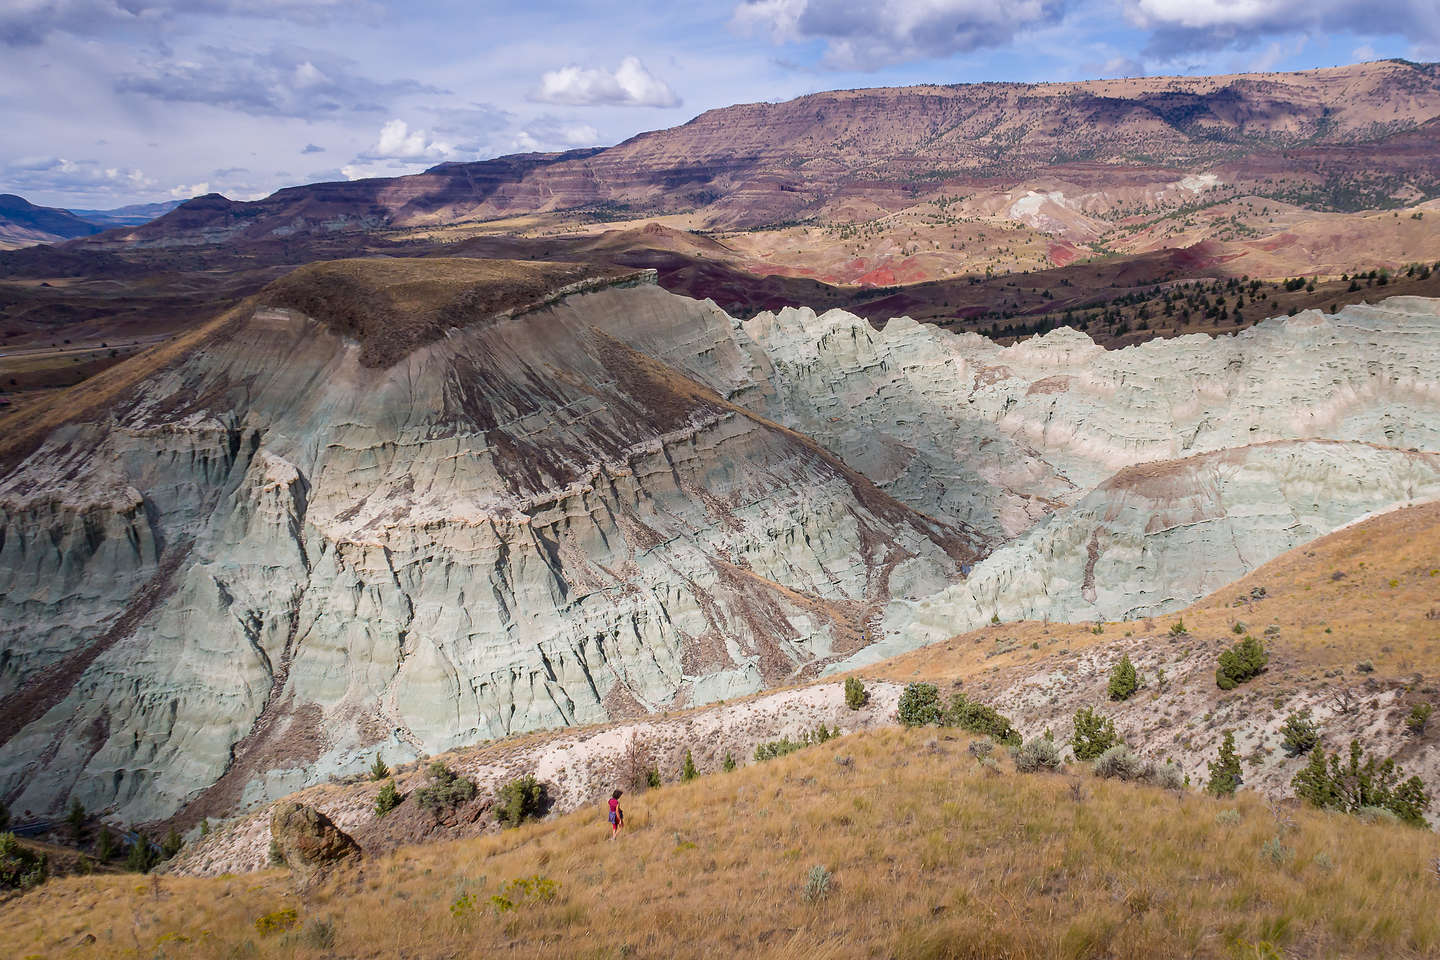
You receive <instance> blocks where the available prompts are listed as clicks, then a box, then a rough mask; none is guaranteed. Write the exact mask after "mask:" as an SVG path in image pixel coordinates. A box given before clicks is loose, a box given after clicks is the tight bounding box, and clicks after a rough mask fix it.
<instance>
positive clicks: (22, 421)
mask: <svg viewBox="0 0 1440 960" xmlns="http://www.w3.org/2000/svg"><path fill="white" fill-rule="evenodd" d="M253 309H254V303H253V301H252V300H244V301H242V302H241V303H239V304H238V305H236V306H235V307H233V308H231V309H230V310H227V311H225V312H224V313H223V314H221V315H220V316H218V317H215V318H214V319H212V320H209V321H207V322H205V323H202V324H200V325H199V326H197V327H195V328H194V329H192V330H188V331H186V332H185V333H182V334H180V335H178V336H176V337H174V338H173V339H171V340H168V341H166V342H164V343H161V344H158V345H156V346H154V347H151V348H150V349H148V350H144V351H142V352H140V353H137V354H135V355H134V356H133V357H130V358H129V359H127V360H125V361H124V362H122V363H118V364H116V365H114V366H112V367H108V368H106V369H105V370H103V371H101V372H100V373H98V374H96V375H95V376H93V377H90V378H89V379H88V380H85V381H84V382H83V383H80V384H77V385H76V386H73V387H71V388H69V389H68V390H58V391H54V392H53V393H51V394H50V395H48V396H46V397H44V398H42V399H37V400H35V401H33V402H29V403H27V404H25V406H24V407H23V408H21V409H19V410H16V411H13V412H11V413H9V414H6V415H4V416H0V473H4V472H5V471H7V470H8V469H9V468H11V467H13V466H14V465H15V464H16V463H18V462H19V461H20V460H22V459H23V458H24V457H26V456H28V455H29V454H30V453H31V452H32V451H34V449H35V448H36V447H38V446H39V445H40V444H41V443H42V442H43V441H44V439H45V437H46V436H47V435H48V434H49V433H50V432H51V431H52V430H54V429H55V428H56V427H58V426H61V425H62V424H65V423H70V422H73V421H77V420H84V419H87V418H90V417H93V416H96V415H97V414H98V413H99V412H100V411H101V410H103V409H105V408H106V407H109V406H111V405H113V404H114V403H115V402H116V401H118V400H119V399H120V398H121V397H122V396H124V395H125V393H126V392H128V391H129V390H130V389H131V388H133V387H134V386H135V385H136V384H138V383H139V382H140V381H141V380H144V379H145V378H146V377H148V376H150V375H151V374H153V373H155V372H156V371H158V370H162V369H164V368H166V367H168V366H169V365H171V364H172V363H178V362H180V361H181V360H183V359H184V358H185V357H187V356H188V355H189V354H190V353H191V351H193V350H195V349H196V348H197V347H199V346H200V345H201V344H203V343H205V342H206V341H207V340H209V339H210V337H211V336H213V335H214V334H215V333H216V332H218V331H219V330H221V329H223V328H224V327H226V326H228V325H229V324H231V323H234V322H236V321H237V320H239V319H241V318H243V317H247V316H249V315H250V312H251V311H252V310H253Z"/></svg>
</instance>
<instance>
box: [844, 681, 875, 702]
mask: <svg viewBox="0 0 1440 960" xmlns="http://www.w3.org/2000/svg"><path fill="white" fill-rule="evenodd" d="M869 702H870V694H869V692H867V691H866V689H865V684H864V682H862V681H861V679H860V678H859V677H846V678H845V706H847V707H849V708H850V709H851V710H859V709H860V708H861V707H863V706H865V704H867V703H869Z"/></svg>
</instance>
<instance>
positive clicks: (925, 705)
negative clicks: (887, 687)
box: [896, 683, 944, 727]
mask: <svg viewBox="0 0 1440 960" xmlns="http://www.w3.org/2000/svg"><path fill="white" fill-rule="evenodd" d="M943 712H944V711H943V710H941V708H940V691H939V690H937V689H936V688H935V684H933V683H911V684H907V685H906V686H905V690H904V692H903V693H901V694H900V706H899V708H898V709H897V710H896V714H897V715H898V716H899V718H900V722H901V723H903V724H904V725H905V726H907V727H923V726H926V725H928V724H932V723H939V722H940V718H941V715H942V714H943Z"/></svg>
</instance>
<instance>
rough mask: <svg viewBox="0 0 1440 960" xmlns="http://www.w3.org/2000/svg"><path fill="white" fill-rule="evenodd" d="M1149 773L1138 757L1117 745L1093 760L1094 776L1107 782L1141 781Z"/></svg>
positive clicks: (1123, 746) (1126, 748) (1122, 746)
mask: <svg viewBox="0 0 1440 960" xmlns="http://www.w3.org/2000/svg"><path fill="white" fill-rule="evenodd" d="M1147 772H1149V771H1148V769H1147V767H1146V764H1145V761H1143V760H1141V759H1140V755H1139V754H1137V753H1136V752H1135V751H1134V750H1131V749H1130V748H1129V747H1127V746H1126V745H1125V744H1123V743H1117V744H1115V746H1113V747H1110V748H1109V749H1107V750H1106V751H1105V752H1104V753H1102V754H1100V756H1098V757H1096V758H1095V776H1097V777H1104V778H1106V779H1107V780H1143V779H1145V778H1146V777H1145V775H1146V773H1147Z"/></svg>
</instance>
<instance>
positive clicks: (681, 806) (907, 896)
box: [0, 730, 1440, 960]
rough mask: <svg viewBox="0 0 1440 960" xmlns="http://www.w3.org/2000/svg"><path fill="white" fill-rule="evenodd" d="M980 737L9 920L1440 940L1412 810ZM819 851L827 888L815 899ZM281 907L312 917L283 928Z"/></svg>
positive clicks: (827, 941)
mask: <svg viewBox="0 0 1440 960" xmlns="http://www.w3.org/2000/svg"><path fill="white" fill-rule="evenodd" d="M968 741H969V738H968V737H964V736H961V737H954V736H945V735H942V736H940V737H938V738H937V737H936V736H935V735H934V734H933V733H929V732H926V731H923V730H917V731H898V730H893V731H885V732H877V733H868V734H858V735H855V736H852V737H848V738H842V739H841V740H838V741H832V742H830V743H828V744H825V745H823V746H818V747H811V748H808V749H805V750H802V751H800V752H798V753H795V754H792V755H791V756H789V757H783V758H780V759H778V760H772V761H767V762H765V763H763V764H757V765H754V766H751V767H748V768H746V769H743V770H740V771H737V772H735V773H731V774H715V775H710V776H705V777H702V778H700V779H699V780H698V781H695V782H693V783H689V784H684V785H676V786H667V787H665V788H663V789H661V790H659V791H654V792H649V793H646V794H644V795H642V796H639V797H634V798H626V800H625V803H624V805H625V807H626V812H627V823H628V826H627V832H626V834H625V835H624V836H623V838H622V839H621V841H620V842H616V843H610V842H608V841H607V840H606V838H605V832H606V828H605V825H604V823H603V819H602V816H601V813H600V811H599V809H598V808H591V809H585V810H581V811H578V812H576V813H573V814H570V815H568V816H564V817H561V818H559V819H556V820H553V821H550V822H545V823H541V824H537V825H533V826H527V827H523V828H521V829H520V830H518V831H513V832H506V833H503V834H499V835H493V836H486V837H482V838H476V839H469V840H462V841H456V842H451V843H445V844H437V845H432V846H426V847H415V848H409V849H405V850H402V851H399V852H397V853H395V854H393V855H389V856H384V857H381V858H374V859H369V860H367V861H365V862H364V863H363V865H362V866H361V867H360V868H359V869H358V870H356V871H354V872H349V873H345V874H342V875H340V876H338V877H337V878H335V879H334V880H332V881H330V882H328V883H325V884H323V885H321V886H320V887H318V888H314V889H311V890H310V891H309V892H307V893H305V894H303V895H299V894H297V893H296V892H294V891H293V890H292V888H291V887H290V884H289V881H288V877H287V875H286V872H285V871H283V870H269V871H267V872H265V873H262V874H260V875H258V876H246V877H221V878H216V879H204V880H201V879H183V878H173V877H156V878H154V879H146V880H142V879H139V878H135V877H129V878H114V879H110V878H106V879H93V878H92V879H87V878H81V879H66V880H61V881H57V882H54V883H51V884H48V885H46V886H45V887H43V888H41V889H40V890H38V891H37V892H34V893H32V894H29V895H27V896H26V897H24V898H22V899H21V900H20V901H18V902H15V903H12V904H10V905H9V906H8V908H7V909H6V911H5V913H4V914H3V915H0V937H3V939H4V941H5V942H6V943H9V944H11V945H13V946H14V947H15V948H16V949H17V951H18V953H17V955H24V956H34V957H42V958H48V957H62V956H63V957H72V956H75V957H87V956H94V957H102V956H104V957H122V956H151V955H152V954H157V953H158V954H160V955H163V956H165V957H170V958H180V957H216V956H231V955H234V956H253V957H287V958H289V957H295V958H301V957H304V958H310V957H315V958H319V957H334V956H343V957H356V958H361V957H365V958H381V957H385V958H390V957H401V956H403V957H409V958H415V960H419V958H432V957H433V958H440V957H456V956H480V955H489V954H492V953H497V952H501V953H504V954H505V955H507V956H517V957H620V956H631V957H713V956H716V955H717V951H718V952H721V953H724V954H725V955H730V956H775V957H802V956H803V957H837V958H838V957H864V956H871V957H901V958H909V957H915V958H919V957H997V958H998V957H1017V958H1027V957H1036V958H1038V957H1057V956H1066V957H1105V956H1109V957H1136V958H1138V957H1157V956H1193V957H1233V956H1266V957H1273V956H1326V957H1373V956H1381V955H1385V956H1411V957H1420V956H1433V955H1435V954H1436V951H1437V950H1440V920H1437V918H1440V884H1437V883H1436V882H1435V878H1434V876H1433V867H1432V865H1431V864H1430V863H1429V858H1430V856H1431V855H1432V854H1433V850H1432V845H1431V844H1429V843H1417V842H1416V840H1417V838H1418V837H1419V836H1420V835H1418V834H1417V833H1416V832H1415V831H1414V830H1413V829H1412V828H1406V827H1401V826H1393V825H1391V826H1387V825H1380V824H1377V825H1367V824H1364V823H1362V822H1360V821H1358V820H1356V819H1354V818H1349V817H1343V816H1336V815H1326V814H1320V813H1315V812H1312V811H1309V810H1299V811H1295V813H1294V815H1293V816H1294V825H1293V828H1289V827H1285V826H1283V825H1282V826H1277V822H1276V820H1275V819H1274V817H1272V815H1271V813H1270V812H1268V811H1267V810H1266V809H1265V808H1264V806H1263V805H1262V804H1261V803H1260V801H1259V799H1258V798H1256V797H1254V796H1251V795H1242V796H1241V797H1240V798H1239V799H1238V800H1235V801H1218V800H1214V799H1210V798H1207V797H1203V796H1199V795H1195V794H1186V795H1179V796H1177V795H1176V794H1174V793H1170V792H1165V791H1162V790H1159V789H1157V788H1153V787H1142V786H1134V785H1127V784H1119V783H1114V782H1111V781H1104V780H1098V779H1096V778H1092V777H1086V776H1064V775H1056V774H1030V775H1026V774H1019V773H1016V772H1014V770H1013V769H1012V768H1011V766H1010V764H1009V762H1008V760H1005V761H1001V762H1000V763H999V764H998V765H997V766H996V767H993V768H987V767H986V766H984V765H981V764H978V763H977V762H976V760H975V759H974V758H973V757H972V756H970V755H969V754H968V753H967V749H966V748H967V745H968ZM1277 835H1278V836H1279V838H1280V840H1279V842H1278V846H1279V852H1278V853H1277V854H1276V857H1275V859H1271V858H1270V857H1269V856H1267V855H1265V854H1263V853H1262V849H1263V848H1264V845H1265V844H1266V843H1267V841H1271V840H1272V839H1273V838H1275V837H1276V836H1277ZM817 866H818V867H820V868H821V869H822V870H823V871H826V872H828V874H829V877H830V879H829V882H828V886H826V885H825V884H824V883H823V882H822V881H816V882H814V883H811V884H810V887H809V889H810V891H811V896H810V897H809V898H807V895H806V891H807V881H808V878H809V876H810V875H811V871H812V868H815V867H817ZM531 877H540V878H544V879H545V880H549V881H552V882H553V883H554V887H553V896H552V898H551V899H548V900H545V899H537V898H533V897H532V898H528V899H527V898H523V897H521V896H520V895H518V894H515V893H513V892H512V893H510V896H511V899H512V900H518V901H519V903H518V905H517V906H515V907H514V909H511V910H505V911H503V912H500V911H497V909H496V907H495V906H494V905H493V903H492V900H491V898H492V897H494V896H497V895H502V894H504V893H505V892H506V890H507V886H508V885H509V884H510V883H511V882H512V881H514V880H519V879H522V878H531ZM822 888H824V889H823V892H821V891H822ZM285 911H293V914H287V913H285ZM267 917H268V918H272V920H271V923H272V924H273V923H275V922H276V921H278V922H279V923H280V924H281V925H282V926H283V925H285V924H287V923H293V924H294V926H293V928H292V929H290V930H289V931H284V930H281V931H279V932H272V933H268V934H267V933H264V932H261V929H262V928H263V927H265V926H266V919H265V918H267ZM292 917H293V920H292V919H291V918H292Z"/></svg>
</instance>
